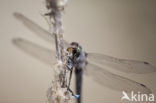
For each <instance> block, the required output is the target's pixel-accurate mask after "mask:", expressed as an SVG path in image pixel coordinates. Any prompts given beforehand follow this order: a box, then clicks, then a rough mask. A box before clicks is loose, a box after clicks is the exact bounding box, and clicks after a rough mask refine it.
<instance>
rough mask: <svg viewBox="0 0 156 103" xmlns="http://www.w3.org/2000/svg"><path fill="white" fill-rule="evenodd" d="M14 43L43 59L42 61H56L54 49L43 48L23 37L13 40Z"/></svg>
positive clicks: (48, 62)
mask: <svg viewBox="0 0 156 103" xmlns="http://www.w3.org/2000/svg"><path fill="white" fill-rule="evenodd" d="M13 44H14V45H16V46H17V47H18V48H20V49H21V50H23V51H24V52H26V53H28V54H29V55H31V56H33V57H35V58H36V59H39V60H41V61H42V62H44V63H46V64H48V65H53V64H54V63H56V61H57V60H56V56H55V55H56V53H55V52H54V51H53V50H50V49H47V48H43V47H41V46H39V45H37V44H34V43H32V42H30V41H28V40H25V39H22V38H16V39H14V40H13Z"/></svg>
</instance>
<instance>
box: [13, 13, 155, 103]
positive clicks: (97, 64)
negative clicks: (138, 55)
mask: <svg viewBox="0 0 156 103" xmlns="http://www.w3.org/2000/svg"><path fill="white" fill-rule="evenodd" d="M14 16H15V17H16V18H17V19H18V20H20V21H21V22H22V23H23V24H24V25H25V26H26V27H27V28H28V29H30V30H31V31H32V32H34V34H36V35H37V36H38V37H40V38H42V39H43V40H45V41H46V42H49V43H55V34H52V33H50V32H49V31H47V30H45V29H43V28H42V27H41V26H39V25H38V24H37V23H35V22H33V21H32V20H30V19H29V18H27V17H26V16H24V15H23V14H20V13H14ZM63 42H64V47H65V48H68V47H69V45H70V43H69V42H67V41H66V40H64V41H63ZM13 44H14V45H16V46H17V47H18V48H20V49H21V50H23V51H24V52H26V53H27V54H29V55H31V56H33V57H34V58H36V59H38V60H40V61H42V62H44V63H46V64H47V65H53V64H54V63H56V61H57V59H56V57H55V54H56V51H54V50H52V49H50V48H46V47H43V46H40V45H39V44H35V43H33V42H32V41H29V40H26V39H24V38H20V37H18V38H15V39H13ZM86 53H87V57H86V58H87V65H86V67H85V68H84V70H83V71H84V72H86V73H83V74H87V75H88V76H90V77H91V78H92V79H93V80H94V81H95V82H97V83H98V84H100V85H102V86H105V87H107V88H109V89H112V90H116V91H125V92H127V93H130V92H131V91H134V92H141V93H145V94H150V93H152V91H151V90H150V89H149V88H148V87H147V86H146V85H144V84H142V83H139V82H137V81H134V80H131V79H129V78H126V77H124V76H121V75H118V74H115V73H113V72H112V71H110V70H109V69H107V68H111V69H113V70H117V71H120V72H123V73H126V74H146V73H152V72H155V71H156V68H155V67H154V66H153V65H151V64H150V63H148V62H145V61H138V60H129V59H122V58H116V57H112V56H108V55H104V54H99V53H89V52H86ZM80 82H82V81H80ZM79 84H81V83H79ZM80 86H81V85H80ZM78 103H80V99H79V102H78Z"/></svg>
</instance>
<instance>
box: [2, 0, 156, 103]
mask: <svg viewBox="0 0 156 103" xmlns="http://www.w3.org/2000/svg"><path fill="white" fill-rule="evenodd" d="M44 6H45V3H44V0H0V13H1V15H0V47H1V48H0V103H45V102H46V91H47V89H48V88H49V87H50V84H51V80H52V75H53V73H52V72H53V71H52V68H51V67H50V66H48V65H45V64H44V63H42V62H40V61H38V60H36V59H34V58H33V57H31V56H29V55H27V54H25V53H24V52H23V51H21V50H19V49H18V48H16V47H15V46H14V45H13V44H12V39H13V38H16V37H23V38H25V39H27V40H31V41H33V42H35V43H37V44H40V45H42V46H44V47H52V48H53V49H55V48H54V46H51V45H52V44H48V43H47V42H45V41H43V40H41V39H40V38H38V37H37V36H36V35H34V34H33V32H31V31H30V30H28V29H27V28H26V27H25V26H23V24H22V23H20V22H19V21H17V20H16V19H15V18H14V17H13V13H14V12H20V13H23V14H24V15H25V16H27V17H28V18H30V19H31V20H33V21H35V22H36V23H38V24H39V25H40V26H42V27H43V28H45V29H47V30H48V25H47V23H46V21H45V20H44V18H43V17H42V16H41V15H40V14H41V13H44V10H45V7H44ZM63 24H64V30H65V34H64V38H65V39H66V40H67V41H70V42H71V41H77V42H79V43H80V44H81V45H82V46H83V48H84V49H85V50H86V51H88V52H97V53H102V54H106V55H111V56H115V57H118V58H125V59H136V60H143V61H148V62H150V63H151V64H152V65H154V66H156V1H155V0H69V2H68V6H67V8H66V10H65V12H64V16H63ZM119 74H120V75H122V76H125V77H128V78H129V79H132V80H135V81H137V82H140V83H143V84H145V85H147V87H149V88H150V89H151V90H152V91H153V93H154V94H156V80H155V79H156V73H150V74H142V75H136V74H123V73H119ZM73 77H74V76H73ZM72 80H73V82H72V86H73V87H74V78H73V79H72ZM121 96H122V94H121V92H117V91H114V90H110V89H108V88H106V87H103V86H101V85H99V84H97V83H95V82H94V81H93V80H92V79H91V78H90V77H87V76H85V77H84V80H83V103H108V102H109V103H114V102H115V103H121V100H120V98H121ZM124 103H125V102H124Z"/></svg>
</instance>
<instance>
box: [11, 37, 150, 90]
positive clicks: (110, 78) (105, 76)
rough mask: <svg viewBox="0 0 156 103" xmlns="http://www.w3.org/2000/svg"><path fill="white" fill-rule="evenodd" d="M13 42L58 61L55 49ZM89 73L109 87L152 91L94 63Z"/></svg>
mask: <svg viewBox="0 0 156 103" xmlns="http://www.w3.org/2000/svg"><path fill="white" fill-rule="evenodd" d="M13 44H14V45H16V46H17V47H18V48H20V49H22V50H23V51H24V52H26V53H28V54H29V55H31V56H33V57H35V58H36V59H39V60H41V61H42V62H44V63H46V64H48V65H53V64H54V63H56V57H55V52H54V51H53V50H50V49H47V48H43V47H41V46H39V45H37V44H34V43H32V42H30V41H28V40H25V39H21V38H16V39H14V40H13ZM86 69H87V74H89V75H90V76H91V77H92V78H93V79H94V80H95V81H96V82H98V83H100V84H102V85H103V86H106V87H108V88H111V89H114V90H119V91H123V90H124V91H126V92H130V91H132V90H133V91H136V92H137V91H139V92H142V93H150V92H151V91H150V89H148V88H147V87H146V86H145V85H143V84H140V83H137V82H135V81H132V80H130V79H126V78H124V77H121V76H118V75H116V74H112V73H110V72H109V71H107V70H105V69H102V68H100V67H99V66H97V65H94V64H90V63H89V64H88V65H87V68H86Z"/></svg>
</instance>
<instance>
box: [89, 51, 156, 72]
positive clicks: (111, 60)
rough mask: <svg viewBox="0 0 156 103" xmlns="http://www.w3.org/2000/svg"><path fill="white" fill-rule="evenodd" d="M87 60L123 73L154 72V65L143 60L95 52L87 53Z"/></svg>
mask: <svg viewBox="0 0 156 103" xmlns="http://www.w3.org/2000/svg"><path fill="white" fill-rule="evenodd" d="M88 60H89V61H92V62H95V63H98V64H100V65H103V66H105V67H106V66H107V67H111V68H112V69H115V70H119V71H122V72H125V73H137V74H143V73H151V72H156V68H155V67H154V66H152V65H151V64H149V63H148V62H143V61H137V60H127V59H119V58H115V57H111V56H107V55H103V54H97V53H88Z"/></svg>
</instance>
